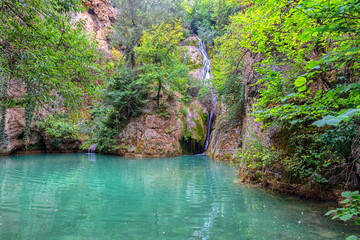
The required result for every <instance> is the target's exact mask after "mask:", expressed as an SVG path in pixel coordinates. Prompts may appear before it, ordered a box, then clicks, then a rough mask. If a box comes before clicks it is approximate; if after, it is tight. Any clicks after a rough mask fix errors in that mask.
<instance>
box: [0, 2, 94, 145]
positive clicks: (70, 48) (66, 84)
mask: <svg viewBox="0 0 360 240" xmlns="http://www.w3.org/2000/svg"><path fill="white" fill-rule="evenodd" d="M82 10H83V8H82V3H81V1H80V0H70V1H66V2H64V1H62V0H52V1H45V0H33V1H20V0H13V1H8V0H0V36H1V41H0V42H1V43H0V45H1V51H0V74H1V75H4V74H5V75H9V76H10V78H11V79H17V80H19V81H18V83H19V85H20V86H19V87H21V86H24V87H25V88H26V93H25V94H24V98H23V99H21V100H20V101H21V102H22V104H21V105H22V106H23V105H26V106H25V109H26V116H25V118H26V130H25V140H26V141H27V138H28V136H29V133H30V125H31V123H32V118H33V112H34V110H35V108H36V107H38V106H47V107H57V108H61V107H65V108H71V109H73V110H74V111H75V110H76V109H77V108H78V106H79V105H80V103H81V102H82V100H83V99H84V98H85V96H89V95H90V94H91V92H92V89H93V88H92V86H93V78H94V75H95V73H96V72H97V70H96V68H94V67H93V66H94V65H95V63H96V55H95V44H94V43H93V42H92V41H91V40H90V39H89V37H88V36H87V34H86V33H85V31H84V30H83V23H82V22H74V21H71V19H72V14H73V12H79V11H82ZM88 94H89V95H88ZM1 101H2V104H3V103H4V102H3V101H4V99H2V100H1ZM11 101H12V102H11ZM13 101H15V102H19V100H18V99H7V105H10V104H11V105H15V106H17V104H16V103H15V104H14V103H13ZM2 106H5V105H2Z"/></svg>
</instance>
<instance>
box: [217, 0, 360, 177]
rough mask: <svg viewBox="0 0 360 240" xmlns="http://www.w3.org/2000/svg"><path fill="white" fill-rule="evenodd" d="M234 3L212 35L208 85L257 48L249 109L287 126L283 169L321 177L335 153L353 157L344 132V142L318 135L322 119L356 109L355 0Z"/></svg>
mask: <svg viewBox="0 0 360 240" xmlns="http://www.w3.org/2000/svg"><path fill="white" fill-rule="evenodd" d="M242 4H243V6H244V8H245V7H246V8H245V9H244V11H243V12H239V13H237V14H235V15H234V16H233V17H231V24H230V25H229V26H227V28H226V34H225V35H224V36H223V37H220V38H218V39H217V41H216V45H217V47H218V53H217V56H216V61H215V71H214V75H215V80H214V81H215V85H216V86H217V88H218V89H222V88H225V89H227V88H228V87H227V86H226V83H227V81H228V79H229V76H231V75H232V74H235V75H236V74H237V75H239V76H240V78H239V79H240V81H241V75H242V71H243V68H244V59H243V57H244V56H245V55H246V54H247V53H253V54H258V55H259V56H261V59H260V61H259V62H258V63H257V64H256V65H255V68H256V71H257V72H258V73H260V74H261V76H262V78H261V79H260V80H259V81H258V82H257V84H256V85H257V86H258V88H259V89H260V91H259V93H260V96H259V98H258V99H256V104H255V105H254V108H253V115H254V116H255V117H256V121H260V122H262V123H264V126H265V127H269V126H272V125H276V126H278V127H279V128H280V131H282V130H284V131H285V130H286V129H287V130H289V129H292V130H291V131H292V133H293V134H294V136H293V137H292V138H291V139H287V141H286V143H287V146H286V149H285V150H286V151H287V152H286V154H285V155H284V156H282V157H283V158H282V159H281V163H282V164H283V166H284V167H285V168H286V169H287V170H288V171H290V172H291V173H292V174H295V175H298V174H301V175H302V177H304V178H307V177H308V178H309V179H310V180H311V179H314V177H315V176H318V177H316V181H320V182H324V178H323V176H321V175H319V172H322V173H324V174H326V173H327V174H329V173H330V172H331V171H330V170H331V169H335V167H336V166H337V165H338V164H339V162H342V161H341V159H345V160H346V161H347V162H351V161H352V160H351V158H352V157H353V156H350V155H349V152H350V150H349V149H348V147H349V146H351V141H348V140H346V141H345V140H344V141H345V142H346V144H347V146H346V147H345V148H338V147H337V146H335V145H337V143H334V142H330V141H323V140H321V136H323V135H322V134H323V133H324V132H326V130H327V129H331V128H329V126H334V127H335V128H333V129H334V131H337V130H336V129H337V128H342V125H341V124H342V123H343V122H346V123H350V121H352V119H356V118H357V117H358V116H359V113H360V89H359V87H360V85H359V64H358V59H359V56H360V55H359V51H358V46H359V42H360V39H359V34H358V32H359V16H360V15H359V7H360V5H359V4H360V2H359V1H356V0H350V1H338V0H336V1H330V2H327V1H321V0H315V1H300V2H299V1H285V0H284V1H275V0H274V1H273V0H269V1H261V0H259V1H251V2H250V1H243V3H242ZM240 81H239V82H240ZM239 84H240V83H239ZM294 129H295V130H294ZM328 133H330V132H328ZM343 137H344V139H350V135H349V136H343ZM283 144H284V143H283ZM339 155H340V156H339ZM329 160H330V161H329ZM299 163H300V164H299ZM325 170H326V171H325Z"/></svg>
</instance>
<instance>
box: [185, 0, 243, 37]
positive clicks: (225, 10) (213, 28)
mask: <svg viewBox="0 0 360 240" xmlns="http://www.w3.org/2000/svg"><path fill="white" fill-rule="evenodd" d="M187 9H188V14H187V19H188V21H189V22H190V27H191V29H192V30H193V32H194V33H195V34H198V35H199V36H200V37H201V38H202V39H203V40H205V41H206V42H208V43H210V44H212V43H213V40H214V39H215V38H216V37H217V36H220V35H222V34H223V31H224V27H225V26H226V24H228V23H229V16H230V15H231V14H233V13H235V12H236V11H237V10H238V1H236V0H215V1H214V0H196V1H189V2H188V6H187Z"/></svg>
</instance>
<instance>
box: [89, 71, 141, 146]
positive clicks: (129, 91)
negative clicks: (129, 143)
mask: <svg viewBox="0 0 360 240" xmlns="http://www.w3.org/2000/svg"><path fill="white" fill-rule="evenodd" d="M138 78H139V76H138V73H137V72H136V71H135V70H133V69H130V68H126V67H122V66H119V65H118V66H114V69H113V72H112V73H111V75H110V77H109V80H108V82H107V88H106V90H105V92H104V94H103V96H102V98H103V103H102V104H101V105H100V106H99V107H97V108H95V109H94V110H93V111H92V116H93V118H94V123H93V125H94V126H95V128H96V129H94V131H95V132H96V135H95V141H96V142H97V143H98V149H99V151H100V152H113V151H116V150H117V146H116V139H117V134H119V132H120V131H121V130H122V129H123V128H124V127H125V125H126V124H127V123H128V122H129V121H130V119H131V117H136V116H138V115H139V114H140V113H141V112H142V111H141V110H142V107H143V106H144V105H145V104H146V102H147V94H148V92H147V89H146V86H145V85H143V84H141V83H140V82H138V81H137V80H138Z"/></svg>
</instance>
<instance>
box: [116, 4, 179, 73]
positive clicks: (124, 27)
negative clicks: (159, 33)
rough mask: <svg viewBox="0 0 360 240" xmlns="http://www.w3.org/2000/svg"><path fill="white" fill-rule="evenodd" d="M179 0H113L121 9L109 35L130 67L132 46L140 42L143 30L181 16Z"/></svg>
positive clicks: (132, 58) (133, 62)
mask: <svg viewBox="0 0 360 240" xmlns="http://www.w3.org/2000/svg"><path fill="white" fill-rule="evenodd" d="M181 3H182V1H181V0H160V1H156V0H145V1H144V0H115V1H114V4H115V5H116V6H117V7H118V9H121V11H119V14H118V19H117V21H116V23H115V24H114V32H113V34H112V35H111V43H112V45H113V46H115V47H118V48H123V49H124V50H125V58H126V60H127V62H128V63H129V64H130V66H131V67H134V66H135V52H134V48H135V47H137V46H138V45H139V43H140V39H141V37H142V36H143V33H144V31H148V30H150V29H151V28H152V26H153V25H156V24H160V23H165V22H168V21H170V20H171V19H173V18H181V17H182V15H183V7H182V4H181Z"/></svg>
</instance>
